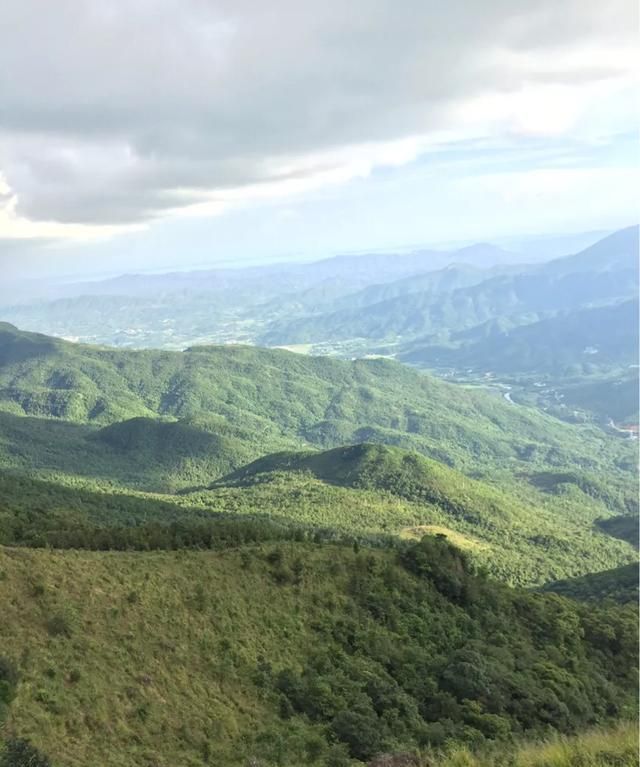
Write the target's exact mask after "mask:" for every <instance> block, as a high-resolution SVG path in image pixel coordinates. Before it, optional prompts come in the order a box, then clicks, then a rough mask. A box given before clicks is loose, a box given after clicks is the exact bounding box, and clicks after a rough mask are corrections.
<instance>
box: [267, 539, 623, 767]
mask: <svg viewBox="0 0 640 767" xmlns="http://www.w3.org/2000/svg"><path fill="white" fill-rule="evenodd" d="M270 558H271V555H270ZM400 563H401V565H402V567H399V566H398V565H396V564H393V563H392V562H390V561H389V560H388V558H387V559H385V558H380V557H377V556H372V555H371V554H367V553H364V554H358V555H355V556H354V557H353V558H352V560H351V562H349V564H348V565H347V567H348V593H349V600H350V605H351V606H350V608H349V610H347V611H344V612H342V613H340V614H339V615H337V614H336V615H333V616H332V617H331V618H329V616H324V617H323V618H322V619H319V620H317V621H316V622H315V623H314V632H315V638H314V642H313V643H312V646H311V647H310V649H309V653H308V657H307V659H306V661H305V663H304V665H303V667H302V668H301V669H295V668H291V667H286V666H285V667H284V668H282V669H281V670H279V671H275V670H273V669H271V667H270V666H268V667H266V673H265V670H264V669H263V671H262V680H263V681H262V684H263V685H266V686H267V688H269V687H270V688H271V690H272V695H273V699H274V705H276V701H277V706H278V710H279V711H280V715H281V717H282V718H284V719H286V720H287V721H291V720H292V718H293V719H295V717H296V716H302V717H306V718H308V719H309V720H311V721H312V722H315V723H317V724H322V725H324V726H325V727H326V728H327V732H328V733H330V736H331V737H332V738H335V739H337V740H338V741H340V742H341V743H343V744H344V745H345V746H346V747H347V748H348V749H349V752H350V754H351V756H352V757H355V758H357V759H360V760H367V759H370V758H371V757H373V756H374V755H375V754H378V753H381V752H385V751H393V750H400V748H404V749H407V748H410V747H414V748H417V747H425V746H428V745H432V746H433V745H438V744H439V743H442V742H443V741H444V740H446V739H451V738H453V739H456V740H464V741H468V742H471V743H475V744H479V743H481V742H483V741H485V740H487V741H493V740H495V739H505V738H510V737H512V736H514V735H521V734H523V733H529V734H530V733H532V732H534V733H539V734H542V733H544V732H546V731H547V730H548V728H554V729H557V730H560V731H563V732H572V731H574V730H575V729H576V728H579V727H582V726H585V725H587V724H593V723H596V722H603V721H605V720H606V719H607V718H608V717H612V716H620V715H624V714H627V713H630V712H631V711H633V706H634V702H633V701H634V694H635V684H636V682H635V679H636V673H635V670H634V668H635V662H634V660H633V659H634V657H635V651H636V647H635V643H636V641H637V626H636V612H635V610H634V609H632V608H628V609H627V608H618V607H613V606H611V607H607V608H598V607H589V608H584V609H583V608H582V607H581V606H579V605H577V604H574V603H571V602H569V601H566V600H564V599H561V598H559V597H556V596H551V595H550V596H542V595H536V594H527V593H525V592H520V591H516V592H513V591H510V590H508V589H506V588H504V587H501V586H498V585H497V584H493V583H491V582H489V581H486V580H484V579H483V578H481V577H478V576H477V575H474V574H473V572H472V570H471V568H470V566H469V563H468V562H467V560H466V558H465V556H464V555H463V554H462V553H461V552H459V551H458V550H456V549H455V548H453V547H452V546H451V545H450V544H448V543H447V542H446V541H445V540H443V539H438V538H425V539H423V540H422V541H421V542H420V543H418V544H415V545H414V546H411V547H410V548H408V549H407V550H406V551H404V553H402V554H401V555H400ZM623 690H624V691H625V692H622V691H623Z"/></svg>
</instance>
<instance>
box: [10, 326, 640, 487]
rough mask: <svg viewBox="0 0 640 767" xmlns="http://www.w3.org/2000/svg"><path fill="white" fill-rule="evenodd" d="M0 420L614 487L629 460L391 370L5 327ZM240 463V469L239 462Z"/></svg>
mask: <svg viewBox="0 0 640 767" xmlns="http://www.w3.org/2000/svg"><path fill="white" fill-rule="evenodd" d="M0 411H5V412H6V413H9V414H13V415H17V416H24V415H27V416H32V417H38V418H44V419H51V418H56V419H63V420H65V421H71V422H74V423H77V424H93V425H104V426H106V425H109V424H114V423H116V422H121V421H126V420H129V419H132V418H152V419H153V418H158V417H162V418H170V419H174V420H175V419H181V420H182V419H187V421H186V423H187V424H189V425H193V423H194V422H193V419H196V421H197V423H196V426H197V428H201V427H202V426H204V428H206V429H207V430H208V431H209V432H213V433H215V432H216V431H217V430H220V432H221V433H222V434H223V435H225V436H229V437H230V438H233V439H236V438H237V439H242V440H244V441H246V442H250V443H251V445H252V447H251V449H252V450H253V451H254V457H256V458H257V457H258V456H260V455H264V454H265V453H267V452H273V451H274V450H281V449H282V448H283V447H286V444H287V442H288V443H289V444H290V445H291V446H292V447H294V446H297V447H302V446H305V445H313V446H318V447H332V446H337V445H340V444H348V443H356V442H363V441H369V442H380V443H386V444H394V445H397V446H399V447H404V448H406V449H412V450H414V451H416V452H419V453H423V454H424V455H428V456H431V457H433V458H436V459H437V460H441V461H443V462H445V463H448V464H449V465H452V466H455V467H457V468H460V469H462V470H465V471H473V472H476V473H477V472H480V473H488V472H489V470H492V471H493V470H495V468H496V467H497V466H500V467H502V468H505V467H506V468H507V469H508V468H509V466H510V465H513V466H515V465H517V464H521V465H525V466H527V465H531V464H535V463H540V464H550V465H565V464H571V465H575V466H580V467H581V468H582V469H587V470H597V469H598V468H599V467H604V466H605V465H606V466H607V468H608V469H612V476H614V477H615V476H622V475H621V473H620V468H618V469H616V468H615V464H618V465H619V466H623V465H624V464H625V462H626V461H627V459H628V456H630V452H629V451H628V450H625V448H624V446H621V445H616V444H615V443H613V442H611V441H609V440H606V439H605V438H604V437H603V436H602V435H601V434H599V433H598V432H597V431H596V430H594V429H589V428H588V427H586V428H584V429H580V430H578V429H575V428H569V427H567V426H566V425H564V424H561V423H559V422H558V421H557V420H555V419H553V418H549V417H545V416H544V415H541V414H539V413H536V412H535V411H534V410H532V409H527V408H513V407H510V406H509V405H508V404H507V403H504V402H503V401H501V400H500V399H497V398H495V397H492V396H491V395H489V394H486V393H483V392H479V391H472V390H466V389H464V388H460V387H457V386H454V385H451V384H446V383H444V382H441V381H439V380H437V379H435V378H432V377H429V376H426V375H422V374H421V373H418V372H416V371H413V370H410V369H408V368H406V367H404V366H402V365H400V364H398V363H395V362H391V361H389V360H383V359H375V360H357V361H354V362H351V363H346V362H341V361H338V360H332V359H326V358H310V357H303V356H300V355H296V354H291V353H288V352H284V351H280V350H265V349H257V348H249V347H233V346H225V347H195V348H193V349H190V350H187V351H186V352H184V353H174V352H161V351H136V352H133V351H115V350H112V349H101V348H98V347H88V346H80V345H75V344H71V343H67V342H64V341H61V340H58V339H51V338H47V337H45V336H40V335H37V334H24V333H21V332H20V331H17V330H16V329H15V328H13V327H12V326H9V325H6V324H5V325H1V326H0ZM198 424H199V425H198ZM144 425H145V422H144V421H134V422H133V423H132V424H129V426H128V427H120V429H129V430H139V429H141V428H144ZM43 428H48V426H44V427H43ZM157 428H165V429H167V428H170V427H167V426H165V427H157ZM174 428H175V427H174ZM107 436H108V435H107ZM112 437H113V435H112ZM105 439H106V437H105V435H104V434H103V440H105ZM125 442H126V440H125ZM121 443H122V440H121ZM51 449H52V450H53V451H55V449H56V447H55V445H52V446H51ZM625 456H626V457H625ZM239 458H240V460H238V461H237V465H238V466H239V465H240V463H241V462H243V461H244V460H245V458H246V455H243V456H240V457H239ZM211 479H215V477H211Z"/></svg>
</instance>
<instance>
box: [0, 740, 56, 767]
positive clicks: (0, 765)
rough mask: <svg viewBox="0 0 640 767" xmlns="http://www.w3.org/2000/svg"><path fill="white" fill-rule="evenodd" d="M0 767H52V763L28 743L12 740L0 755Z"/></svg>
mask: <svg viewBox="0 0 640 767" xmlns="http://www.w3.org/2000/svg"><path fill="white" fill-rule="evenodd" d="M0 767H51V762H50V761H49V759H47V757H46V756H45V755H44V754H41V753H40V752H39V751H38V750H37V749H36V748H34V747H33V746H32V745H31V744H30V743H29V742H28V741H26V740H22V739H20V738H11V739H10V740H8V741H7V743H6V744H5V747H4V751H3V752H2V754H0Z"/></svg>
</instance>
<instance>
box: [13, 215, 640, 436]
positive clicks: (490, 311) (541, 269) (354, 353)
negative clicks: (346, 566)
mask: <svg viewBox="0 0 640 767" xmlns="http://www.w3.org/2000/svg"><path fill="white" fill-rule="evenodd" d="M637 254H638V227H637V226H636V227H629V228H627V229H624V230H620V231H618V232H616V233H614V234H612V235H609V236H607V237H605V238H604V239H602V240H599V241H598V242H596V243H595V244H593V245H590V246H589V247H588V248H586V249H585V250H583V251H581V252H579V253H575V254H572V255H569V256H564V257H561V258H551V259H548V260H544V259H542V258H540V260H541V263H537V264H522V263H518V257H516V256H514V255H513V254H510V253H508V252H506V251H503V250H502V249H500V248H497V247H495V246H492V245H477V246H473V247H467V248H463V249H462V250H458V251H454V252H435V251H429V252H417V253H406V254H402V253H399V254H375V255H360V256H340V257H336V258H333V259H328V260H325V261H318V262H313V263H308V264H293V265H292V264H281V265H278V264H275V265H271V266H268V265H267V266H260V267H252V268H248V269H236V270H214V271H205V272H183V273H171V274H158V275H137V276H136V275H132V276H122V277H119V278H115V279H111V280H107V281H97V282H91V283H81V284H77V285H70V286H68V287H66V288H64V290H66V291H68V292H69V293H70V294H71V295H69V296H68V297H66V298H58V299H56V300H53V301H51V300H41V301H36V302H33V303H28V304H24V305H14V306H5V307H4V308H2V309H1V310H0V316H2V317H3V318H4V319H6V320H8V321H10V322H12V323H13V324H16V325H17V326H19V327H23V328H25V329H32V330H38V331H41V332H45V333H49V334H53V335H59V336H62V337H67V338H71V339H73V340H79V341H87V342H91V343H103V344H114V345H117V346H122V347H129V348H139V347H159V348H168V349H182V348H186V347H188V346H190V345H193V344H202V343H238V342H241V343H250V344H258V345H266V346H289V347H295V348H296V349H297V350H300V351H305V352H309V351H312V352H313V353H315V354H329V355H334V356H339V357H346V358H351V357H362V356H366V355H369V354H384V355H386V356H394V357H398V358H399V359H401V360H403V361H406V362H409V363H411V364H417V365H419V366H422V367H425V368H427V369H431V370H434V371H435V372H437V373H443V372H444V373H446V374H447V375H450V374H451V371H454V374H455V375H457V376H460V375H462V374H464V375H468V374H469V373H470V372H473V373H474V375H477V376H480V377H482V376H483V375H484V374H486V373H491V374H494V373H498V374H499V375H501V376H503V377H504V376H509V375H516V376H519V377H522V376H527V375H533V374H534V373H536V374H543V375H544V376H547V377H550V378H552V379H554V383H558V381H556V380H555V379H562V381H561V382H562V383H563V384H565V383H567V380H566V379H572V376H573V377H575V376H576V375H582V374H585V375H587V376H593V375H596V374H597V375H600V376H605V377H607V376H609V375H611V374H612V373H613V372H614V371H616V372H617V373H620V374H621V375H622V377H623V379H624V380H625V381H626V380H631V379H629V376H631V377H632V379H633V380H635V379H634V378H633V377H634V376H635V373H634V368H633V365H635V364H637V355H636V354H635V353H634V349H636V348H637V323H635V322H633V321H632V319H633V312H634V307H635V306H636V304H634V303H633V301H634V300H636V299H637V295H638V258H637ZM539 256H540V257H541V256H542V254H539ZM77 293H80V295H77ZM625 302H626V303H625ZM629 302H631V303H629ZM622 304H625V307H623V306H622ZM550 333H551V337H552V339H553V338H556V339H557V343H555V351H553V350H552V348H551V346H550V345H549V344H548V343H547V342H548V340H549V334H550ZM560 339H563V342H562V344H561V343H560V342H559V341H560ZM565 341H566V343H565ZM552 346H553V343H552ZM512 383H513V382H509V385H512ZM531 383H532V382H528V384H527V386H526V387H525V388H526V389H527V392H525V394H527V396H529V395H530V394H531ZM570 383H571V384H575V383H576V381H574V380H571V381H570ZM563 392H564V390H563V391H562V392H557V391H556V389H554V390H553V394H550V393H549V392H547V396H546V397H545V398H544V399H545V405H544V406H546V407H550V406H551V405H550V404H549V403H550V399H553V398H556V394H557V396H560V394H562V393H563ZM537 393H538V394H541V392H537ZM626 401H627V402H629V398H628V397H627V399H626ZM556 403H557V398H556ZM556 409H557V408H556ZM579 409H580V410H581V411H582V410H583V409H582V408H579ZM587 411H588V412H595V413H596V414H597V417H598V418H599V419H600V420H601V421H603V422H605V423H606V421H607V419H608V418H609V417H614V416H615V417H616V418H619V417H620V412H619V411H617V412H616V413H614V412H613V409H610V411H609V412H608V411H607V408H606V407H604V408H603V407H602V403H597V402H596V403H595V404H594V406H593V407H592V408H587ZM636 412H637V407H635V406H634V405H633V404H629V406H628V407H627V408H626V411H625V413H624V416H623V419H624V420H631V421H633V420H634V418H635V414H636ZM636 420H637V419H636Z"/></svg>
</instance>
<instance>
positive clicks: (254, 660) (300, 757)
mask: <svg viewBox="0 0 640 767" xmlns="http://www.w3.org/2000/svg"><path fill="white" fill-rule="evenodd" d="M0 573H1V574H2V577H1V578H0V600H1V601H2V605H3V613H4V616H3V621H2V622H1V623H0V655H1V656H2V662H1V663H0V674H1V675H2V676H3V678H4V679H5V680H9V684H8V685H5V687H4V688H3V689H5V690H6V691H7V694H6V698H7V699H8V702H9V703H10V707H9V709H8V718H7V722H6V726H5V730H4V732H5V735H6V737H9V738H12V739H13V741H12V742H14V741H15V739H18V738H26V739H28V740H30V741H31V742H32V743H33V744H34V746H35V747H37V748H38V749H39V750H40V751H41V752H43V753H45V754H47V755H48V756H49V757H50V758H51V760H52V762H53V764H54V765H59V766H60V767H63V766H64V767H85V765H88V764H100V765H101V767H111V766H113V767H116V766H117V767H133V766H134V765H135V766H136V767H137V766H138V765H152V764H153V765H158V767H173V765H177V764H179V765H184V767H203V765H207V764H210V765H225V767H226V766H228V767H234V765H238V767H240V766H242V767H245V765H247V764H261V765H265V767H275V766H276V765H279V766H280V767H299V766H300V765H305V766H306V767H330V766H331V767H342V766H344V767H347V765H354V766H355V765H357V764H361V763H363V762H365V761H367V760H369V759H373V758H374V757H375V756H376V755H377V754H382V753H393V752H398V753H402V752H408V751H410V750H412V749H421V750H423V752H425V753H426V752H427V751H428V750H429V749H434V748H438V747H439V746H441V745H444V743H445V742H446V741H448V740H449V739H453V740H455V741H457V742H459V743H463V742H467V743H470V744H472V745H473V746H474V747H477V746H479V745H481V744H482V743H487V744H490V743H492V742H495V741H496V740H497V741H500V742H507V741H509V739H510V738H512V737H513V736H516V737H522V736H528V737H535V736H545V735H547V734H549V733H550V732H552V731H559V732H573V731H574V730H575V729H576V728H580V727H584V726H587V725H593V724H599V723H602V724H604V723H606V722H608V721H610V720H611V719H612V718H614V717H624V716H632V715H633V712H634V710H635V705H636V693H637V685H636V681H635V674H634V672H633V667H634V661H635V656H636V643H637V620H636V614H635V611H634V610H633V608H631V607H618V606H609V607H607V608H599V607H597V606H593V605H589V606H588V607H586V606H581V605H580V604H579V603H577V602H571V601H569V600H565V599H563V598H561V597H558V596H556V595H541V594H531V593H527V592H523V591H512V590H510V589H507V588H506V587H503V586H500V585H498V584H495V583H491V582H489V581H485V580H484V579H482V578H478V577H477V576H474V575H473V573H472V572H471V571H470V569H469V565H468V563H467V561H466V558H465V557H464V556H463V555H462V554H461V553H460V552H458V551H457V550H455V549H453V548H452V547H450V546H449V545H448V544H447V543H446V542H444V541H442V540H439V539H437V538H426V539H425V540H424V541H423V542H421V543H419V544H414V545H412V546H409V547H407V548H405V549H404V550H403V551H400V552H393V551H378V552H375V551H366V550H363V551H360V552H356V551H354V550H353V549H352V548H351V547H345V546H333V545H327V546H318V545H311V544H308V543H292V542H289V543H287V542H282V543H270V544H263V545H252V546H241V547H234V548H232V549H229V550H226V551H222V552H189V551H177V552H152V553H126V552H107V553H101V552H86V551H68V552H51V551H33V550H31V551H30V550H26V549H0ZM5 713H7V712H6V711H5Z"/></svg>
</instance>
